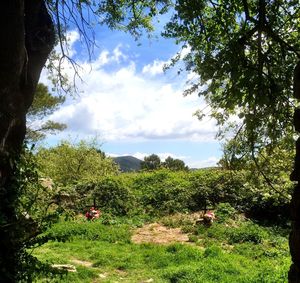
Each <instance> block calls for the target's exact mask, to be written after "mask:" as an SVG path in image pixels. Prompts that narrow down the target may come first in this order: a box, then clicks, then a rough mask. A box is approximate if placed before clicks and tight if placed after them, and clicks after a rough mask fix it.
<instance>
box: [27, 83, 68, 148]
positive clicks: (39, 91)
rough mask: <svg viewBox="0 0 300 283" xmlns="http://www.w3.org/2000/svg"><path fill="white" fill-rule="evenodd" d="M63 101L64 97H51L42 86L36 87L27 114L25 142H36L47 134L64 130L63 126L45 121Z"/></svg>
mask: <svg viewBox="0 0 300 283" xmlns="http://www.w3.org/2000/svg"><path fill="white" fill-rule="evenodd" d="M64 101H65V97H64V96H53V95H52V94H51V93H50V92H49V91H48V88H47V86H45V85H44V84H42V83H39V84H38V85H37V88H36V91H35V95H34V99H33V102H32V104H31V106H30V108H29V110H28V112H27V131H26V140H27V141H29V142H31V143H33V142H37V141H40V140H42V139H44V138H45V137H46V134H47V133H51V134H53V133H56V132H57V131H62V130H64V129H65V128H66V125H65V124H61V123H57V122H54V121H51V120H45V119H46V118H47V117H48V116H49V115H51V114H52V113H53V112H54V111H56V110H57V109H58V108H59V106H60V105H61V104H62V103H64Z"/></svg>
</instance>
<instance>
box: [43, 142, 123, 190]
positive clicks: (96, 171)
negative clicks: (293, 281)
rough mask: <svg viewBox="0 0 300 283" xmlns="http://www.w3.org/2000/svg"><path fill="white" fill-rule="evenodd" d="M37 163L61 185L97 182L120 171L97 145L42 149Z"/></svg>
mask: <svg viewBox="0 0 300 283" xmlns="http://www.w3.org/2000/svg"><path fill="white" fill-rule="evenodd" d="M37 162H38V164H39V166H40V170H41V172H42V175H43V177H50V178H51V179H53V181H54V182H56V183H57V184H60V185H72V184H76V183H79V182H87V181H90V182H92V181H97V180H99V179H101V178H102V177H103V176H107V175H111V174H112V175H114V174H117V173H118V172H119V168H118V166H117V165H116V164H115V163H114V161H113V160H112V159H111V158H108V157H105V154H103V153H102V152H101V151H99V149H97V146H96V145H95V143H94V142H91V143H88V142H86V141H80V142H79V143H78V144H71V143H70V142H68V141H62V142H61V143H60V144H59V145H58V146H56V147H53V148H41V149H40V150H39V151H38V153H37Z"/></svg>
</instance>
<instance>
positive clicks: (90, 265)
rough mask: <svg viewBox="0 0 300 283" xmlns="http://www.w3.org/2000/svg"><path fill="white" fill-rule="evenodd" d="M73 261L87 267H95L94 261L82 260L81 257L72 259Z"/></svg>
mask: <svg viewBox="0 0 300 283" xmlns="http://www.w3.org/2000/svg"><path fill="white" fill-rule="evenodd" d="M72 262H73V263H75V264H77V265H82V266H85V267H93V263H92V262H89V261H84V260H80V259H75V258H74V259H72Z"/></svg>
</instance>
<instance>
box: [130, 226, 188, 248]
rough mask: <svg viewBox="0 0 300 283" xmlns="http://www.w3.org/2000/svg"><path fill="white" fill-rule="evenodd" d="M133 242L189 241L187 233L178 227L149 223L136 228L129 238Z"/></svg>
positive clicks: (167, 242) (162, 242) (168, 242)
mask: <svg viewBox="0 0 300 283" xmlns="http://www.w3.org/2000/svg"><path fill="white" fill-rule="evenodd" d="M131 240H132V242H133V243H136V244H141V243H155V244H170V243H186V242H188V241H189V237H188V235H187V234H185V233H183V232H182V231H181V229H180V228H167V227H165V226H163V225H161V224H159V223H151V224H147V225H145V226H143V227H142V228H138V229H137V230H136V231H135V233H134V235H133V236H132V238H131Z"/></svg>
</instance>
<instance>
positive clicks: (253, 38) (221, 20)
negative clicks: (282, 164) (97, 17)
mask: <svg viewBox="0 0 300 283" xmlns="http://www.w3.org/2000/svg"><path fill="white" fill-rule="evenodd" d="M299 23H300V9H299V2H298V1H292V0H291V1H265V0H258V1H248V0H238V1H231V0H226V1H223V0H215V1H194V0H187V1H181V0H178V1H176V3H175V13H174V16H173V18H172V20H171V22H170V23H169V24H168V25H167V30H166V32H165V36H167V37H171V38H176V39H177V42H178V43H180V44H183V46H184V47H185V48H187V50H188V52H187V55H185V56H184V61H185V63H186V69H187V70H188V71H191V72H194V73H195V74H196V76H195V79H194V80H192V81H191V82H190V83H191V85H190V88H189V89H187V90H186V92H185V94H189V93H194V92H197V93H198V94H199V95H202V96H204V98H205V99H206V101H207V102H208V104H209V105H210V106H211V109H212V113H211V115H212V116H213V117H215V118H216V119H217V121H218V123H219V124H220V125H224V124H225V123H226V121H228V117H230V116H231V115H234V114H235V115H238V116H239V125H238V127H237V131H236V132H241V131H242V132H244V137H245V138H246V139H245V142H246V143H247V144H248V147H249V148H250V150H251V155H252V156H255V155H256V154H257V152H258V150H259V149H260V148H261V147H262V146H267V145H269V146H275V145H276V144H277V143H278V141H280V139H281V137H282V136H286V135H287V134H289V133H290V132H291V127H292V120H293V111H294V107H295V105H296V104H297V103H296V101H295V100H294V98H293V92H292V87H293V79H294V96H295V98H297V99H300V62H299V59H300V44H299V43H300V42H299V38H300V31H299ZM177 57H178V58H180V56H177ZM174 61H176V60H174ZM296 64H297V65H296ZM295 66H296V67H295ZM202 114H204V113H201V112H200V113H199V116H202ZM294 117H295V118H294V124H295V128H296V130H297V131H298V132H300V125H299V124H300V123H299V121H300V110H298V112H297V111H296V112H295V115H294ZM295 165H296V166H295V169H294V174H292V178H293V180H295V181H300V140H298V142H297V155H296V162H295ZM291 207H292V212H291V215H292V222H293V224H292V226H293V231H292V233H291V236H290V250H291V255H292V260H293V264H292V266H291V269H290V272H289V280H290V282H300V253H299V249H300V228H299V227H300V214H299V211H300V185H297V186H296V188H295V191H294V195H293V200H292V204H291Z"/></svg>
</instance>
